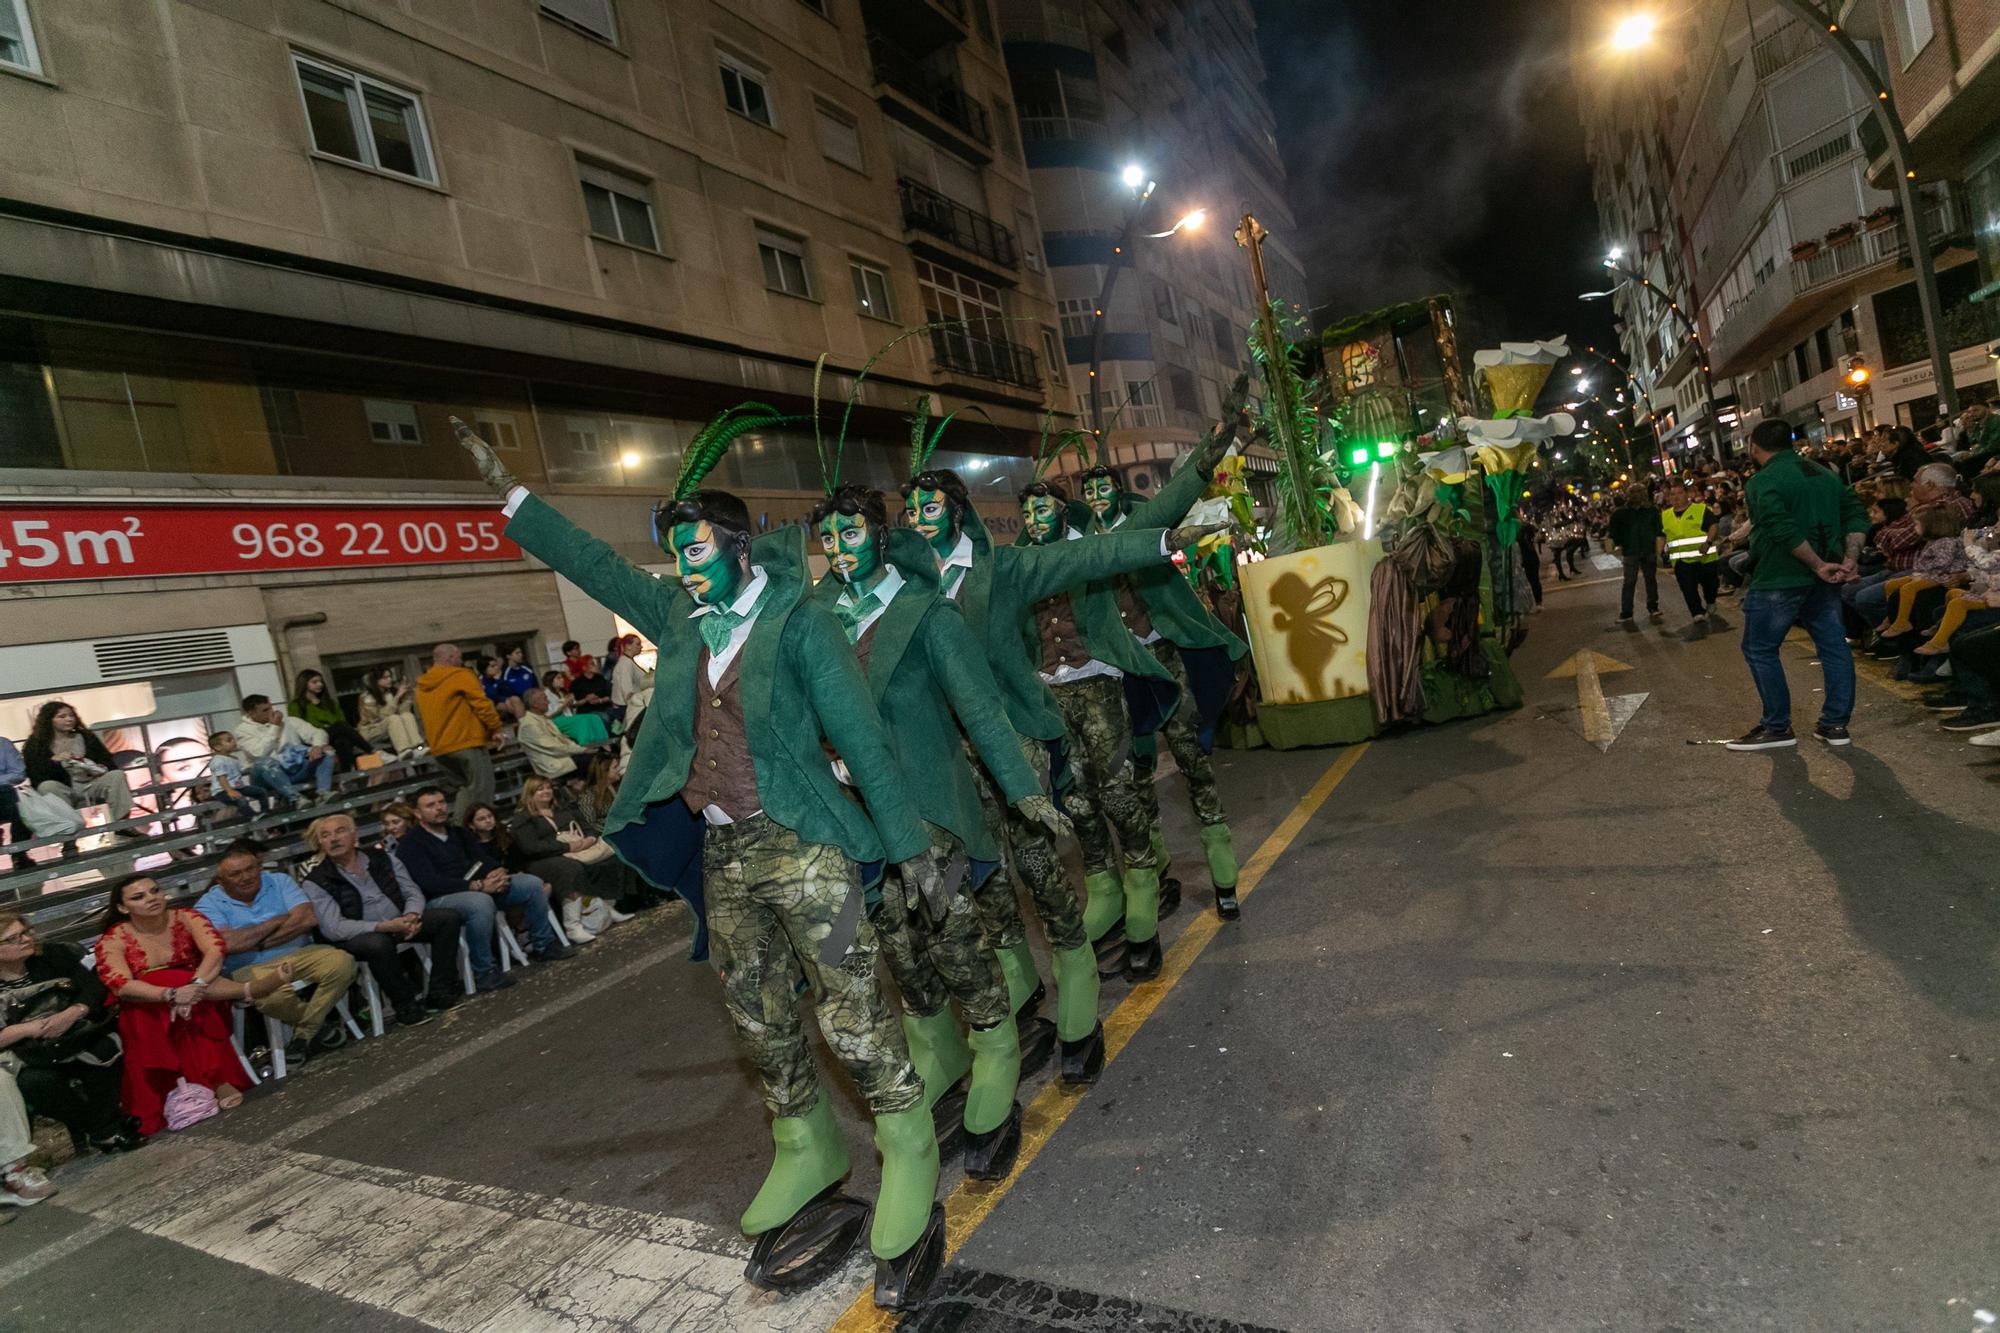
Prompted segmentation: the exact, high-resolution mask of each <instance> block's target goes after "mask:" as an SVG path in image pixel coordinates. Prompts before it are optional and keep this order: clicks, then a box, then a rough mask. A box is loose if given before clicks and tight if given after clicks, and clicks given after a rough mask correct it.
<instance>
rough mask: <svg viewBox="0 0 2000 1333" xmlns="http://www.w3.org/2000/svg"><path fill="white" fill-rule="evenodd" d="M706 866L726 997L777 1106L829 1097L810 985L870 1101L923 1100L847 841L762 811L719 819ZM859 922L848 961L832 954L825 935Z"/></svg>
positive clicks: (875, 1104) (705, 846)
mask: <svg viewBox="0 0 2000 1333" xmlns="http://www.w3.org/2000/svg"><path fill="white" fill-rule="evenodd" d="M701 869H702V876H703V880H704V885H705V889H706V895H707V899H708V931H709V943H710V949H711V951H712V956H713V958H714V960H715V970H716V973H717V974H718V975H719V976H720V977H721V978H722V999H723V1004H724V1005H725V1006H726V1007H727V1008H728V1010H729V1018H730V1021H731V1022H732V1023H734V1024H735V1025H736V1035H737V1037H738V1039H739V1040H741V1041H742V1043H743V1050H744V1053H745V1054H746V1055H748V1056H749V1057H750V1063H751V1064H753V1065H755V1066H756V1067H757V1074H758V1077H759V1078H761V1079H762V1080H763V1083H764V1103H765V1105H767V1106H769V1107H770V1108H771V1113H772V1114H773V1115H781V1116H785V1115H804V1114H805V1113H806V1112H807V1111H810V1110H811V1109H812V1108H813V1104H814V1103H815V1102H816V1101H818V1100H819V1071H818V1067H817V1065H816V1064H815V1062H814V1060H813V1053H812V1048H811V1046H809V1045H808V1044H807V1041H806V1029H805V1019H804V1016H803V1014H802V1013H801V1010H800V1004H801V998H802V994H803V992H804V989H805V986H806V985H807V984H808V983H810V984H811V986H812V990H813V999H814V1004H815V1008H816V1011H817V1013H818V1015H819V1027H820V1032H821V1033H822V1034H823V1035H824V1036H825V1037H826V1043H827V1045H829V1046H831V1047H832V1048H833V1053H834V1055H835V1056H836V1057H837V1058H838V1059H839V1061H840V1063H841V1064H842V1066H844V1067H845V1068H846V1070H847V1072H848V1075H849V1077H851V1078H852V1079H853V1080H854V1082H855V1085H856V1086H857V1087H858V1088H860V1090H861V1095H862V1096H863V1097H865V1098H866V1099H867V1101H868V1106H869V1109H870V1110H871V1111H873V1112H874V1113H875V1114H877V1115H881V1114H883V1113H885V1112H891V1111H907V1110H909V1109H910V1108H911V1107H912V1106H916V1105H918V1104H919V1103H921V1102H922V1101H923V1099H924V1085H923V1080H921V1079H920V1078H918V1077H917V1071H916V1070H915V1069H914V1068H913V1067H912V1066H911V1064H910V1053H909V1048H908V1046H906V1045H905V1044H904V1041H903V1028H902V1025H901V1024H899V1023H898V1022H897V1021H896V1019H895V1016H894V1015H893V1014H892V1013H891V1012H890V1010H889V1002H888V1000H887V998H886V997H885V996H884V995H883V994H882V986H881V982H880V981H879V980H878V979H877V978H876V975H875V953H876V948H877V943H876V939H875V934H874V932H873V930H871V929H870V928H869V926H868V924H867V923H866V922H865V921H862V920H859V917H860V913H861V901H862V893H861V870H860V867H859V866H857V865H855V864H854V862H852V861H850V860H848V859H847V855H846V853H844V852H843V851H841V849H840V848H838V847H834V846H830V845H828V844H825V843H807V842H803V841H801V840H800V838H799V835H798V834H796V833H794V832H792V831H791V830H790V829H788V828H786V827H784V826H783V825H781V824H779V823H778V822H777V821H775V820H773V819H772V818H771V817H770V816H768V815H762V814H758V815H752V816H750V817H749V818H748V819H742V820H738V821H737V822H736V823H734V824H711V825H709V827H708V829H707V832H706V834H705V836H704V838H703V841H702V850H701ZM850 914H852V915H850ZM850 929H851V930H852V931H853V939H852V941H851V942H850V943H849V944H848V946H847V949H846V951H845V953H844V954H843V955H842V956H841V958H840V960H839V962H838V963H836V964H827V963H823V962H821V961H820V950H821V946H822V943H823V942H824V941H826V940H827V939H828V938H829V937H830V936H832V935H834V933H835V932H836V931H846V930H850Z"/></svg>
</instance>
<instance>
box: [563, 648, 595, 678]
mask: <svg viewBox="0 0 2000 1333" xmlns="http://www.w3.org/2000/svg"><path fill="white" fill-rule="evenodd" d="M562 651H563V665H562V669H563V674H564V675H565V676H567V677H569V678H570V679H571V680H575V679H576V678H577V677H578V676H581V675H583V674H584V673H585V672H587V671H589V670H590V654H589V653H586V652H585V651H583V645H582V644H580V643H578V642H577V641H576V640H575V639H566V640H564V641H563V649H562Z"/></svg>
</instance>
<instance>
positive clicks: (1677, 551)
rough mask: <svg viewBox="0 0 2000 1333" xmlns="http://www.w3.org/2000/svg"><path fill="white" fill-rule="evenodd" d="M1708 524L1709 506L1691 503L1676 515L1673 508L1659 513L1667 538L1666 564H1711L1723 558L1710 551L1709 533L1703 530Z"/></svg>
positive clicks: (1662, 528) (1662, 530) (1661, 526)
mask: <svg viewBox="0 0 2000 1333" xmlns="http://www.w3.org/2000/svg"><path fill="white" fill-rule="evenodd" d="M1707 522H1708V506H1707V505H1703V504H1691V505H1689V506H1688V507H1687V508H1686V509H1685V510H1683V511H1682V512H1680V513H1678V514H1676V513H1675V512H1674V511H1673V510H1671V509H1662V510H1661V511H1660V531H1661V532H1663V533H1664V534H1666V538H1667V563H1668V564H1670V565H1678V564H1681V563H1683V562H1693V563H1695V564H1702V565H1706V564H1712V563H1714V562H1715V561H1716V560H1719V559H1720V558H1721V557H1720V556H1719V555H1718V554H1717V553H1716V552H1715V551H1713V550H1711V549H1709V541H1708V534H1707V533H1706V532H1704V531H1702V527H1703V525H1704V524H1706V523H1707Z"/></svg>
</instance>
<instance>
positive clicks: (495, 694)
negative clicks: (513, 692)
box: [474, 657, 510, 708]
mask: <svg viewBox="0 0 2000 1333" xmlns="http://www.w3.org/2000/svg"><path fill="white" fill-rule="evenodd" d="M505 667H506V663H504V662H502V661H501V660H500V659H499V658H497V657H482V658H481V659H479V665H478V666H477V667H475V668H474V670H476V671H478V672H479V688H480V689H482V690H484V691H486V699H487V701H488V702H489V703H491V704H492V705H493V706H494V707H495V708H498V707H499V706H500V705H501V704H503V703H505V702H506V700H507V696H508V694H509V693H510V691H509V690H508V689H507V678H506V677H505V676H504V675H502V674H501V673H502V671H503V669H504V668H505Z"/></svg>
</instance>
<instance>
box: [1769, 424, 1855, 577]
mask: <svg viewBox="0 0 2000 1333" xmlns="http://www.w3.org/2000/svg"><path fill="white" fill-rule="evenodd" d="M1743 494H1744V497H1745V499H1746V500H1747V501H1748V503H1749V508H1750V523H1751V528H1750V559H1751V563H1752V569H1751V572H1750V586H1751V588H1752V589H1758V588H1803V587H1807V586H1809V585H1811V584H1814V583H1817V582H1819V579H1818V578H1817V577H1816V576H1815V575H1814V574H1813V572H1812V571H1811V570H1810V569H1808V568H1806V566H1804V565H1803V564H1801V563H1799V561H1798V559H1797V558H1796V557H1795V556H1793V555H1792V548H1793V547H1795V546H1797V545H1798V544H1799V543H1800V542H1810V543H1812V549H1813V550H1814V551H1817V552H1818V553H1819V557H1820V559H1822V560H1830V561H1832V562H1833V563H1834V564H1839V563H1840V562H1841V561H1842V560H1843V559H1845V558H1846V549H1845V547H1846V541H1845V539H1846V537H1847V534H1848V533H1850V532H1866V531H1868V511H1867V510H1865V509H1863V508H1862V507H1861V501H1859V500H1858V499H1856V498H1855V496H1854V492H1853V491H1851V490H1849V489H1848V488H1847V487H1846V486H1845V485H1843V484H1842V483H1841V480H1840V478H1839V477H1837V476H1835V475H1834V474H1833V473H1832V472H1830V471H1829V470H1827V469H1826V468H1824V467H1821V466H1820V465H1819V464H1818V463H1814V462H1812V461H1810V460H1808V459H1804V458H1800V457H1799V456H1798V454H1797V452H1795V451H1794V450H1791V449H1781V450H1779V451H1778V452H1777V453H1775V454H1773V455H1771V461H1770V462H1768V463H1766V464H1764V466H1763V467H1761V468H1759V469H1757V475H1756V476H1754V477H1752V478H1750V484H1749V485H1748V486H1746V487H1744V489H1743Z"/></svg>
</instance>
